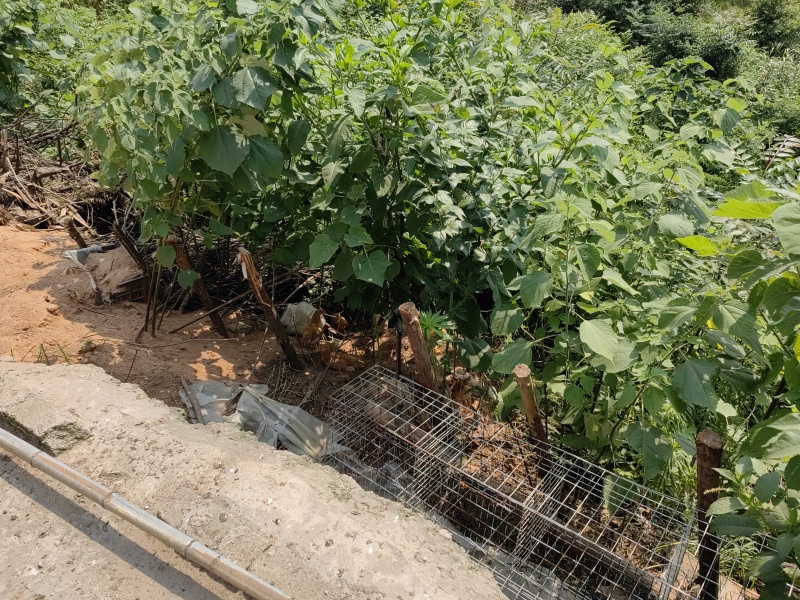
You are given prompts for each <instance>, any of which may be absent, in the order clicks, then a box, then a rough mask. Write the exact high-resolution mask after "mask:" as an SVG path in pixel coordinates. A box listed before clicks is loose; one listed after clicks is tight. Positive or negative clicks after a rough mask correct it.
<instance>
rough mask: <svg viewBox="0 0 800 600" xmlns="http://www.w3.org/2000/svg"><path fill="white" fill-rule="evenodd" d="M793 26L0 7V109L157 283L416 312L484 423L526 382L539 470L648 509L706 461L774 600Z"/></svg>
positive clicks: (230, 5)
mask: <svg viewBox="0 0 800 600" xmlns="http://www.w3.org/2000/svg"><path fill="white" fill-rule="evenodd" d="M795 9H796V7H795V5H793V4H785V3H775V2H771V1H762V2H759V3H755V4H754V5H753V6H750V5H745V6H738V5H737V6H716V5H713V4H712V5H708V4H690V3H684V4H680V5H678V4H675V5H663V4H656V3H638V4H630V3H627V2H625V3H614V2H613V0H609V1H605V0H602V1H600V0H586V1H574V2H573V1H572V0H570V1H569V2H563V3H562V4H561V6H558V7H553V6H541V5H536V6H532V7H526V6H518V7H517V8H515V9H512V8H509V7H507V6H504V5H501V4H495V3H479V2H468V1H459V0H444V1H438V2H422V3H405V2H398V3H395V2H386V3H375V4H348V5H344V6H340V5H338V4H334V3H332V2H326V1H325V0H317V1H312V0H287V1H285V2H280V3H278V2H255V1H253V0H237V1H233V0H229V1H227V2H220V3H214V2H211V3H209V2H199V1H188V2H187V1H184V0H152V1H151V2H146V3H134V4H131V5H130V6H129V7H124V6H119V7H114V6H111V7H105V8H104V9H103V10H102V11H100V12H99V13H96V12H95V9H94V8H91V7H80V8H76V7H72V8H69V9H63V8H62V7H59V5H58V4H57V3H56V2H55V1H54V0H49V3H47V4H45V5H42V4H38V3H35V2H30V1H27V0H0V47H2V48H3V50H2V51H0V106H2V107H3V108H4V110H5V113H6V118H7V119H8V120H11V119H13V118H14V114H18V112H19V111H21V110H26V109H27V110H33V111H38V112H39V113H41V114H54V115H59V116H61V117H64V118H69V119H74V120H75V121H77V122H79V123H80V124H81V127H82V128H83V131H85V135H84V136H83V137H82V143H81V144H78V145H76V146H75V147H73V148H71V149H70V150H69V151H71V152H73V153H76V154H78V153H82V154H84V155H85V156H86V158H87V159H93V158H96V159H98V160H99V163H98V164H99V168H98V171H97V173H96V178H97V179H98V181H99V182H100V183H101V184H102V185H104V186H109V187H117V186H119V187H121V189H122V190H124V191H125V192H126V193H127V194H129V195H130V197H131V198H132V201H133V206H134V207H135V209H136V210H137V211H139V212H140V213H141V215H142V232H141V233H142V240H148V239H152V240H158V241H159V243H160V244H161V245H160V247H159V248H158V250H157V251H156V252H155V258H156V259H157V261H158V262H159V263H160V265H161V267H162V268H164V269H175V268H176V267H175V265H174V264H173V263H174V259H175V253H174V250H173V249H172V248H171V247H170V246H169V245H166V244H165V243H164V240H166V238H167V237H168V236H169V235H170V233H171V232H175V231H180V230H188V229H192V230H198V231H201V232H202V233H203V235H204V236H205V237H206V239H207V241H208V243H213V241H214V239H215V238H217V237H224V236H236V237H237V238H240V239H241V240H243V241H244V243H245V244H246V245H247V246H248V247H260V248H266V249H268V250H269V253H270V258H271V260H273V261H275V262H277V263H284V264H296V263H298V262H302V263H306V264H307V265H308V266H309V267H310V268H313V269H321V270H323V271H324V272H325V273H326V276H327V277H328V278H329V279H330V280H332V281H333V282H334V292H333V294H334V295H333V299H332V301H334V302H337V303H341V304H342V305H344V306H346V307H347V308H348V309H349V310H351V311H362V312H365V313H376V312H384V311H386V310H387V309H389V308H391V307H395V306H397V305H398V304H399V303H401V302H403V301H406V300H409V299H411V300H414V301H415V302H417V303H418V304H421V305H422V307H423V308H424V309H425V310H426V313H425V314H424V315H423V321H424V323H425V324H426V327H427V328H428V330H429V335H430V336H431V338H432V343H436V342H442V343H445V344H448V347H451V348H455V350H456V354H455V357H456V360H457V361H458V363H459V364H460V365H462V366H464V367H466V368H467V369H469V370H472V371H476V372H477V371H480V372H484V373H485V374H486V378H487V381H489V382H490V383H491V384H492V390H494V392H493V401H494V406H495V414H496V416H497V418H500V419H508V418H513V415H514V414H516V408H517V407H518V406H519V396H518V393H517V392H516V390H515V389H514V388H515V385H514V383H513V379H511V378H510V377H509V375H510V373H511V372H512V370H513V368H514V367H515V366H516V365H517V364H519V363H525V364H528V365H530V366H531V368H532V369H533V371H534V376H535V378H536V380H537V381H538V382H540V384H539V386H540V388H541V397H542V407H543V410H544V412H545V413H546V415H547V417H548V426H549V429H550V435H551V437H552V438H553V440H554V441H556V442H557V443H559V444H562V445H565V446H567V447H570V448H572V449H574V450H575V451H577V452H580V453H582V454H584V455H587V456H589V457H591V458H592V459H594V460H599V461H601V462H602V463H604V464H606V465H607V466H609V467H611V468H614V469H616V470H618V471H620V472H622V473H625V474H628V475H630V476H632V477H637V478H640V479H641V480H642V481H644V482H645V483H647V484H648V485H650V486H653V487H657V488H660V489H664V490H669V491H670V493H677V494H679V495H690V494H691V493H692V488H693V485H694V483H693V473H692V471H693V465H692V456H693V454H694V441H693V440H694V437H695V435H696V433H697V432H698V431H699V430H701V429H703V428H711V429H714V430H715V431H717V432H719V433H720V434H721V435H722V436H723V437H724V439H725V442H726V465H725V466H726V470H725V471H724V472H723V476H724V479H725V485H726V486H727V487H728V488H729V495H728V496H727V497H726V498H724V499H723V500H721V501H720V502H718V503H717V504H716V505H715V506H714V512H716V513H718V514H720V515H724V516H721V517H720V518H718V519H717V521H716V522H717V523H718V530H719V532H720V533H722V534H732V535H741V536H748V535H750V534H754V533H756V532H758V531H764V532H768V533H770V534H772V535H774V536H775V542H774V544H773V548H772V549H771V550H770V551H768V552H767V553H766V554H765V555H763V556H762V557H760V558H759V559H758V560H755V561H753V563H752V565H751V566H752V569H753V571H754V572H755V574H756V575H757V576H758V577H759V578H760V579H761V580H762V581H763V582H765V583H764V587H763V589H762V590H761V594H762V595H761V597H762V598H780V597H783V594H784V588H785V582H786V581H787V580H788V576H787V575H786V574H785V573H784V571H783V567H782V563H785V562H796V561H797V559H798V558H800V524H798V520H797V509H798V506H800V412H798V409H797V407H798V404H797V402H798V400H799V399H800V362H798V357H800V337H798V335H797V328H798V326H800V275H798V269H797V264H798V258H800V188H798V181H797V177H798V168H800V158H796V157H795V154H794V153H795V148H797V146H798V144H800V142H798V141H797V140H794V138H792V137H788V136H787V134H789V136H790V135H792V134H794V135H796V134H800V126H798V123H800V118H798V116H797V113H796V110H797V108H796V97H797V96H796V93H797V86H798V85H800V84H798V83H797V81H798V80H799V79H798V78H797V77H796V74H797V63H796V62H795V59H794V56H795V54H794V53H795V52H796V47H797V43H798V31H800V30H799V29H798V25H797V16H796V12H795ZM586 11H594V13H592V12H586ZM734 17H735V18H734ZM773 17H775V18H777V21H775V22H774V23H772V24H770V22H769V19H770V18H773ZM98 19H99V20H100V22H101V25H102V26H101V27H99V28H98V27H92V26H88V23H91V22H94V21H96V20H98ZM601 20H607V21H613V23H612V24H601V23H599V21H601ZM196 277H197V274H196V273H194V272H192V271H184V272H182V273H180V275H179V280H180V282H181V285H184V286H188V285H190V284H191V283H192V281H194V279H195V278H196ZM447 356H449V355H446V357H447ZM443 360H444V362H443V364H441V365H437V366H438V367H440V368H441V369H443V370H448V369H451V368H452V367H453V366H454V365H453V362H452V361H453V360H454V359H453V358H452V357H450V358H445V359H443Z"/></svg>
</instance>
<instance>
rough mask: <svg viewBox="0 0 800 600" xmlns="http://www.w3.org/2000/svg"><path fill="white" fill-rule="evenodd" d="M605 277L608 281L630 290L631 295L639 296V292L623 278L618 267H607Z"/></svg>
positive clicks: (604, 272) (627, 290)
mask: <svg viewBox="0 0 800 600" xmlns="http://www.w3.org/2000/svg"><path fill="white" fill-rule="evenodd" d="M602 277H603V279H605V280H606V281H608V282H609V283H610V284H611V285H615V286H616V287H618V288H619V289H621V290H624V291H626V292H628V293H629V294H630V295H631V296H638V295H639V292H637V291H636V290H635V289H634V288H633V287H631V285H630V284H629V283H628V282H627V281H625V280H624V279H623V278H622V275H621V274H620V272H619V271H617V270H616V269H605V270H604V271H603V275H602Z"/></svg>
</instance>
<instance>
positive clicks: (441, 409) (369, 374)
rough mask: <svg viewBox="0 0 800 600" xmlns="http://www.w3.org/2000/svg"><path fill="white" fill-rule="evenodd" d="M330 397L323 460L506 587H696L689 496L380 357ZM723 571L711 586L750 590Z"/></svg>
mask: <svg viewBox="0 0 800 600" xmlns="http://www.w3.org/2000/svg"><path fill="white" fill-rule="evenodd" d="M330 402H331V415H330V420H329V424H330V432H331V433H330V438H329V440H328V442H329V444H333V445H335V448H336V449H338V451H337V452H335V453H331V454H328V455H327V456H326V458H325V461H326V462H327V464H330V465H331V466H333V467H334V468H336V469H337V470H339V471H340V472H343V473H347V474H349V475H351V476H353V477H354V478H355V479H356V480H357V481H358V482H359V483H360V484H361V485H362V487H364V488H366V489H368V490H371V491H374V492H376V493H378V494H380V495H382V496H384V497H386V498H390V499H393V500H398V501H401V502H403V503H405V504H406V505H407V506H408V507H410V508H412V509H414V510H416V511H418V512H421V513H423V514H426V515H427V516H428V517H429V518H430V519H432V520H434V521H436V522H437V523H438V524H439V525H441V526H442V527H444V528H445V529H447V530H448V531H449V532H450V533H451V535H452V537H453V540H454V541H456V542H457V543H458V544H460V545H461V546H462V547H463V548H464V549H465V551H466V552H467V553H468V554H469V555H470V556H471V557H472V558H473V559H474V560H475V561H477V562H479V563H481V564H482V565H484V566H485V567H487V568H488V569H489V570H490V571H491V572H492V573H493V575H494V576H495V578H496V579H497V581H498V583H499V585H500V587H501V589H502V590H503V592H504V593H505V595H506V596H507V597H509V598H512V599H514V600H550V599H553V600H555V599H564V600H603V599H605V600H622V599H625V600H689V599H693V598H696V597H697V591H698V585H697V580H698V577H702V575H701V574H699V573H697V570H698V569H697V564H696V560H693V556H692V554H691V552H689V549H690V545H691V544H692V543H696V540H697V539H698V536H697V531H696V530H697V525H696V522H695V520H694V507H693V506H691V505H689V504H686V503H684V502H681V501H680V500H677V499H675V498H671V497H669V496H666V495H664V494H661V493H659V492H656V491H654V490H650V489H648V488H646V487H644V486H642V485H640V484H638V483H636V482H634V481H631V480H628V479H626V478H623V477H620V476H618V475H615V474H613V473H611V472H610V471H607V470H605V469H603V468H601V467H599V466H597V465H595V464H593V463H591V462H589V461H586V460H584V459H582V458H580V457H577V456H575V455H572V454H570V453H569V452H566V451H564V450H561V449H558V448H555V447H552V446H549V445H546V444H542V443H540V442H538V441H536V440H534V439H532V438H530V437H529V436H527V435H526V434H525V433H524V432H521V431H519V430H517V429H514V428H513V427H511V426H509V425H507V424H504V423H498V422H496V421H494V420H493V419H491V418H489V417H487V416H484V415H481V414H480V413H478V412H476V411H474V410H471V409H470V408H467V407H465V406H463V405H461V404H459V403H457V402H454V401H453V400H451V399H449V398H447V397H445V396H443V395H441V394H438V393H435V392H432V391H431V390H428V389H426V388H424V387H422V386H420V385H418V384H416V383H414V382H413V381H411V380H410V379H407V378H404V377H397V376H396V375H395V374H394V373H392V372H391V371H389V370H387V369H385V368H383V367H378V366H376V367H372V368H371V369H369V370H367V371H366V372H364V373H363V374H362V375H360V376H359V377H358V378H356V379H354V380H353V381H351V382H350V383H348V384H347V385H345V386H344V387H342V388H341V389H339V390H338V391H337V392H335V393H334V394H333V395H332V396H331V398H330ZM332 447H333V446H332ZM734 562H735V561H734ZM736 564H737V565H738V564H739V563H736ZM727 575H728V576H730V573H727ZM723 579H724V580H725V581H724V582H723V583H724V584H723V585H721V588H720V589H721V593H720V598H723V597H724V598H725V600H739V599H740V598H741V599H742V600H745V599H750V598H757V597H758V595H757V594H756V595H752V592H751V591H748V590H747V589H746V588H747V587H750V586H752V585H753V582H749V583H748V584H747V585H745V586H742V585H739V584H735V583H734V584H732V585H730V582H729V581H728V579H727V578H723ZM743 581H744V580H743ZM736 594H738V595H736Z"/></svg>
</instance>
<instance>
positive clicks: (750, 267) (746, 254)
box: [727, 250, 764, 281]
mask: <svg viewBox="0 0 800 600" xmlns="http://www.w3.org/2000/svg"><path fill="white" fill-rule="evenodd" d="M763 264H764V259H763V258H762V256H761V252H759V251H758V250H743V251H741V252H739V253H738V254H736V255H735V256H734V257H733V258H732V259H731V262H730V264H728V273H727V275H728V279H733V280H734V281H735V280H738V279H741V278H742V277H744V276H745V275H747V274H748V273H752V272H753V271H755V270H756V269H757V268H759V267H760V266H761V265H763Z"/></svg>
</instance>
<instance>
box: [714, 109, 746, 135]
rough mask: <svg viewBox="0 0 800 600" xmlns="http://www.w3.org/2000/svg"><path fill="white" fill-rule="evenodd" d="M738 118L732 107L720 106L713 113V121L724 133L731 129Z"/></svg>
mask: <svg viewBox="0 0 800 600" xmlns="http://www.w3.org/2000/svg"><path fill="white" fill-rule="evenodd" d="M739 118H740V117H739V113H738V112H737V111H735V110H733V109H732V108H721V109H719V110H718V111H716V112H715V113H714V121H715V122H716V124H717V125H719V128H720V129H722V131H723V132H724V133H725V134H726V135H727V134H729V133H730V132H731V131H733V128H734V127H736V124H737V123H738V122H739Z"/></svg>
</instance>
